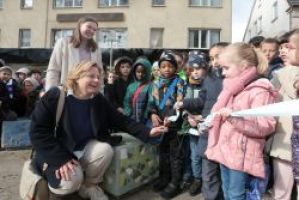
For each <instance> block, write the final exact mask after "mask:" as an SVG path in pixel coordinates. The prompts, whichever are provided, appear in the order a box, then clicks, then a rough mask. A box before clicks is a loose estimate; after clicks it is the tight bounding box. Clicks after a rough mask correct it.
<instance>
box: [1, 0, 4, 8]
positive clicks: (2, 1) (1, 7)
mask: <svg viewBox="0 0 299 200" xmlns="http://www.w3.org/2000/svg"><path fill="white" fill-rule="evenodd" d="M3 1H4V0H0V9H2V8H3Z"/></svg>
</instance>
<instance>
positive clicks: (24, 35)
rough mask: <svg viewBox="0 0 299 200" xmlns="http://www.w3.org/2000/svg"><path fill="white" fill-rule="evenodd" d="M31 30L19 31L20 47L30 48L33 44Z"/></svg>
mask: <svg viewBox="0 0 299 200" xmlns="http://www.w3.org/2000/svg"><path fill="white" fill-rule="evenodd" d="M30 40H31V30H30V29H20V31H19V47H20V48H28V47H30V46H31V44H30Z"/></svg>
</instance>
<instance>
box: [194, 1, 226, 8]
mask: <svg viewBox="0 0 299 200" xmlns="http://www.w3.org/2000/svg"><path fill="white" fill-rule="evenodd" d="M215 1H217V2H219V3H217V2H215ZM189 6H190V7H215V8H221V7H222V6H223V0H189Z"/></svg>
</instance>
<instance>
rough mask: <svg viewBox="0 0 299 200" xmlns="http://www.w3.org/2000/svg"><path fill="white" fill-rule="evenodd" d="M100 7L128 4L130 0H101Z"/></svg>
mask: <svg viewBox="0 0 299 200" xmlns="http://www.w3.org/2000/svg"><path fill="white" fill-rule="evenodd" d="M99 6H100V7H113V6H128V0H99Z"/></svg>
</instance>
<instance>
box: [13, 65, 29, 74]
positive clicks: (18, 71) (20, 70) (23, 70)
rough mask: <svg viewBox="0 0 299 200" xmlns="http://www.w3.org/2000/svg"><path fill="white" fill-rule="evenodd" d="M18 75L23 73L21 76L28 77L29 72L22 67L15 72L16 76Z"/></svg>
mask: <svg viewBox="0 0 299 200" xmlns="http://www.w3.org/2000/svg"><path fill="white" fill-rule="evenodd" d="M18 73H23V74H26V75H28V74H29V73H30V70H29V69H28V68H27V67H22V68H20V69H18V70H17V71H16V74H18Z"/></svg>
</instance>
